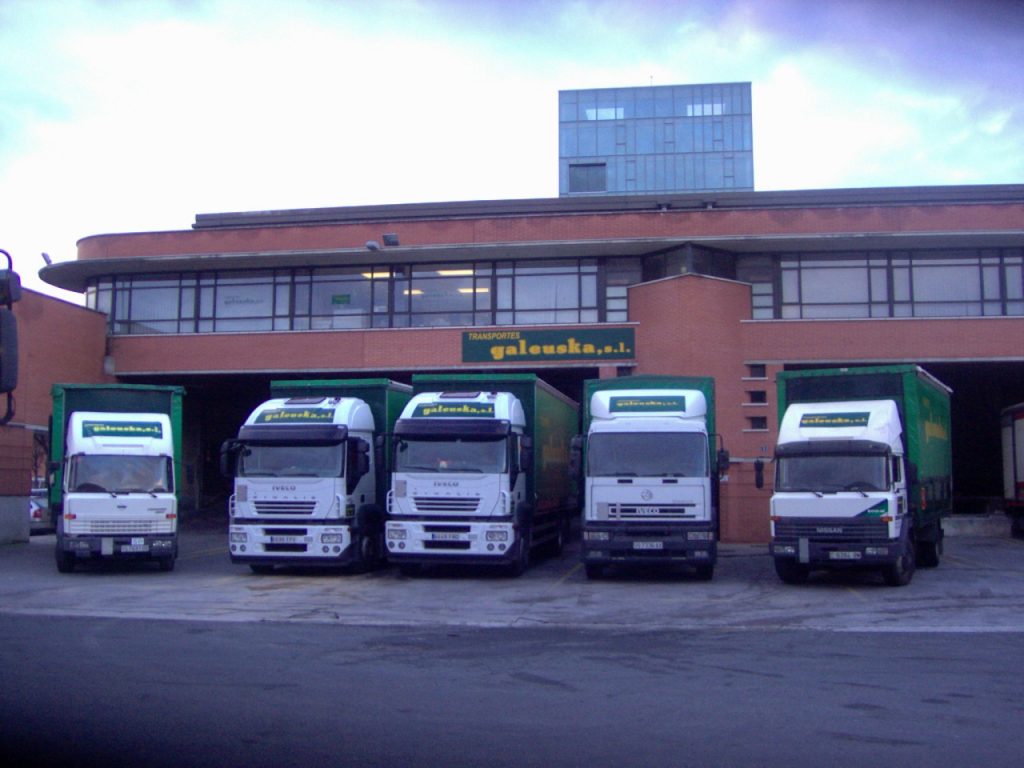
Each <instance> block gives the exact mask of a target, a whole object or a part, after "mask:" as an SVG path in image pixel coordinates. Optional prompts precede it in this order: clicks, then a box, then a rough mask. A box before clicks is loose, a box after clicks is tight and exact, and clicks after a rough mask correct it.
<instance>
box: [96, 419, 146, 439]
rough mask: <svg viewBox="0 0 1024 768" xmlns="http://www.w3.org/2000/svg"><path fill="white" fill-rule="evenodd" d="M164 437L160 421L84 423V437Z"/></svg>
mask: <svg viewBox="0 0 1024 768" xmlns="http://www.w3.org/2000/svg"><path fill="white" fill-rule="evenodd" d="M163 436H164V430H163V427H162V426H160V422H158V421H83V422H82V437H156V438H160V437H163Z"/></svg>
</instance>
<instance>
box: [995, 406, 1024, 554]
mask: <svg viewBox="0 0 1024 768" xmlns="http://www.w3.org/2000/svg"><path fill="white" fill-rule="evenodd" d="M1000 426H1001V432H1002V444H1003V504H1004V506H1005V509H1006V514H1007V515H1009V516H1010V520H1011V529H1010V530H1011V532H1012V533H1013V535H1014V536H1016V537H1018V538H1024V403H1017V404H1016V405H1011V406H1010V407H1009V408H1004V409H1003V411H1002V413H1001V414H1000Z"/></svg>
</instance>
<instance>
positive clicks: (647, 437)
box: [587, 432, 708, 477]
mask: <svg viewBox="0 0 1024 768" xmlns="http://www.w3.org/2000/svg"><path fill="white" fill-rule="evenodd" d="M587 474H588V475H589V476H590V477H613V476H618V477H623V476H627V477H628V476H636V477H706V476H707V474H708V446H707V439H706V438H705V436H704V435H703V434H700V433H698V432H668V433H666V432H647V433H644V432H635V433H617V432H608V433H598V434H593V435H591V436H590V439H589V440H588V441H587Z"/></svg>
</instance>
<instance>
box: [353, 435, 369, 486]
mask: <svg viewBox="0 0 1024 768" xmlns="http://www.w3.org/2000/svg"><path fill="white" fill-rule="evenodd" d="M369 471H370V444H369V443H368V442H366V441H365V440H363V439H362V438H356V473H357V474H358V475H359V477H362V476H363V475H365V474H366V473H367V472H369Z"/></svg>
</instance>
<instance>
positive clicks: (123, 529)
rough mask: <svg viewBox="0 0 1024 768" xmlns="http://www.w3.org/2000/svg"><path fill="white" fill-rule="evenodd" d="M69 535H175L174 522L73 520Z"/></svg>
mask: <svg viewBox="0 0 1024 768" xmlns="http://www.w3.org/2000/svg"><path fill="white" fill-rule="evenodd" d="M68 533H72V534H79V535H82V534H85V535H88V534H93V535H97V536H144V535H146V534H150V533H174V521H173V520H73V521H71V523H70V525H69V526H68Z"/></svg>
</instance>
